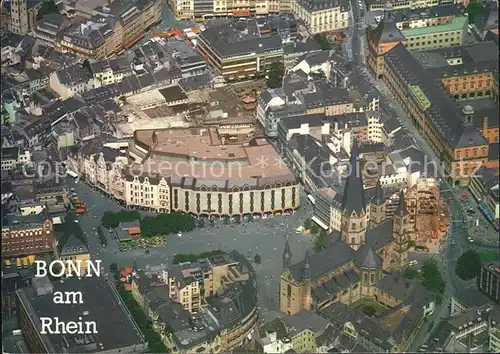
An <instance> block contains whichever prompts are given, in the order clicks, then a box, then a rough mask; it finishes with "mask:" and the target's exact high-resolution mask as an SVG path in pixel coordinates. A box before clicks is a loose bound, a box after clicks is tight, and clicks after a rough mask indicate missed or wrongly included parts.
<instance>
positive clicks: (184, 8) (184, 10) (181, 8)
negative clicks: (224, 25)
mask: <svg viewBox="0 0 500 354" xmlns="http://www.w3.org/2000/svg"><path fill="white" fill-rule="evenodd" d="M293 1H294V0H253V1H251V0H218V1H216V0H202V1H199V0H169V1H168V4H169V6H170V7H171V8H172V10H173V12H174V13H175V17H176V18H177V19H180V20H192V19H197V20H202V19H210V18H213V17H248V16H250V15H267V14H272V13H279V12H281V13H287V12H291V10H292V3H293Z"/></svg>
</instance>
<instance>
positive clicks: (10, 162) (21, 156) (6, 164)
mask: <svg viewBox="0 0 500 354" xmlns="http://www.w3.org/2000/svg"><path fill="white" fill-rule="evenodd" d="M30 163H31V154H30V152H29V151H28V150H26V151H23V150H21V148H20V147H17V146H14V147H9V148H2V171H8V170H13V169H15V168H16V167H17V166H19V165H21V166H24V165H27V164H30Z"/></svg>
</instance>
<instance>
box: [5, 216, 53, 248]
mask: <svg viewBox="0 0 500 354" xmlns="http://www.w3.org/2000/svg"><path fill="white" fill-rule="evenodd" d="M55 247H56V240H55V236H54V227H53V224H52V218H51V217H50V215H49V213H48V212H47V210H45V209H44V210H43V211H42V212H41V213H39V214H35V215H24V216H22V215H15V214H8V215H5V217H4V220H2V257H3V258H11V257H15V256H20V255H40V254H50V255H52V254H53V253H54V251H55Z"/></svg>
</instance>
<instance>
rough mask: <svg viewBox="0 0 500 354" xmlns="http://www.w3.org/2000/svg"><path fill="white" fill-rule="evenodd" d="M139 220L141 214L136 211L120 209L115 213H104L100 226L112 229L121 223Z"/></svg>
mask: <svg viewBox="0 0 500 354" xmlns="http://www.w3.org/2000/svg"><path fill="white" fill-rule="evenodd" d="M140 218H141V214H139V212H138V211H137V210H125V209H122V210H120V211H119V212H117V213H113V212H111V211H106V212H104V214H103V216H102V218H101V224H102V226H103V227H105V228H106V229H114V228H116V227H118V225H119V224H120V223H121V222H126V221H135V220H139V219H140Z"/></svg>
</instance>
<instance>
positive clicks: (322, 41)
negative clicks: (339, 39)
mask: <svg viewBox="0 0 500 354" xmlns="http://www.w3.org/2000/svg"><path fill="white" fill-rule="evenodd" d="M314 39H315V40H316V42H318V43H319V46H320V47H321V50H330V49H332V43H331V42H330V41H329V40H328V37H327V35H326V33H318V34H317V35H315V36H314Z"/></svg>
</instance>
